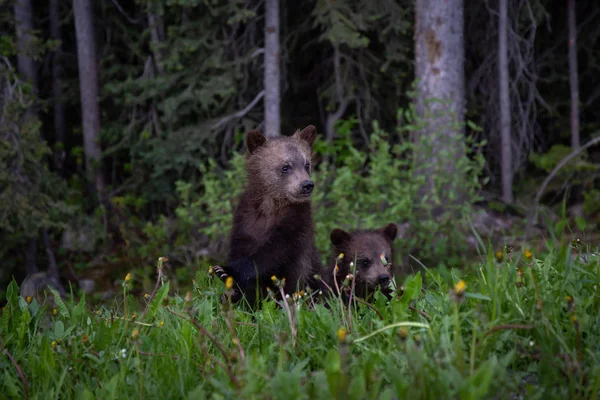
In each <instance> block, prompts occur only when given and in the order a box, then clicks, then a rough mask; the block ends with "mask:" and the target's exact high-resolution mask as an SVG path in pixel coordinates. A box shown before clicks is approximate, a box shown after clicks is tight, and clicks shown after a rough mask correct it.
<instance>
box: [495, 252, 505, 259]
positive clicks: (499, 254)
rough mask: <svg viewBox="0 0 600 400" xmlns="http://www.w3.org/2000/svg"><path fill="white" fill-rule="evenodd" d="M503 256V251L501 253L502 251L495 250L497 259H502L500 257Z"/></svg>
mask: <svg viewBox="0 0 600 400" xmlns="http://www.w3.org/2000/svg"><path fill="white" fill-rule="evenodd" d="M503 257H504V253H503V252H501V251H497V252H496V259H497V260H498V261H502V258H503Z"/></svg>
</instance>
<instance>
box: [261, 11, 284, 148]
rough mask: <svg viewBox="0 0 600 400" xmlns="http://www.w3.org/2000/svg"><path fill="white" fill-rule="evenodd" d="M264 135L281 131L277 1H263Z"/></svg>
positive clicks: (271, 135)
mask: <svg viewBox="0 0 600 400" xmlns="http://www.w3.org/2000/svg"><path fill="white" fill-rule="evenodd" d="M264 63H265V67H264V72H265V75H264V87H265V135H266V136H267V137H276V136H279V134H280V130H281V111H280V103H281V88H280V79H281V76H280V65H279V63H280V45H279V0H266V1H265V61H264Z"/></svg>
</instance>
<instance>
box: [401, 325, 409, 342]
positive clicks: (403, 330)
mask: <svg viewBox="0 0 600 400" xmlns="http://www.w3.org/2000/svg"><path fill="white" fill-rule="evenodd" d="M399 335H400V339H402V340H406V338H407V337H408V329H407V328H406V327H405V326H403V327H401V328H400V332H399Z"/></svg>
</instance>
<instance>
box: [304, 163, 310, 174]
mask: <svg viewBox="0 0 600 400" xmlns="http://www.w3.org/2000/svg"><path fill="white" fill-rule="evenodd" d="M304 169H305V170H306V172H310V164H309V163H306V165H305V166H304Z"/></svg>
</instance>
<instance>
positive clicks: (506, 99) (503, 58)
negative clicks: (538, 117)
mask: <svg viewBox="0 0 600 400" xmlns="http://www.w3.org/2000/svg"><path fill="white" fill-rule="evenodd" d="M498 6H499V11H500V19H499V23H498V84H499V86H500V90H499V95H500V142H501V144H502V157H501V164H502V165H501V170H502V200H503V201H504V202H505V203H508V204H510V203H512V202H513V166H512V150H511V144H512V139H511V119H510V94H509V90H510V87H509V70H508V47H507V36H508V35H507V34H508V1H507V0H500V2H499V4H498Z"/></svg>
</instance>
